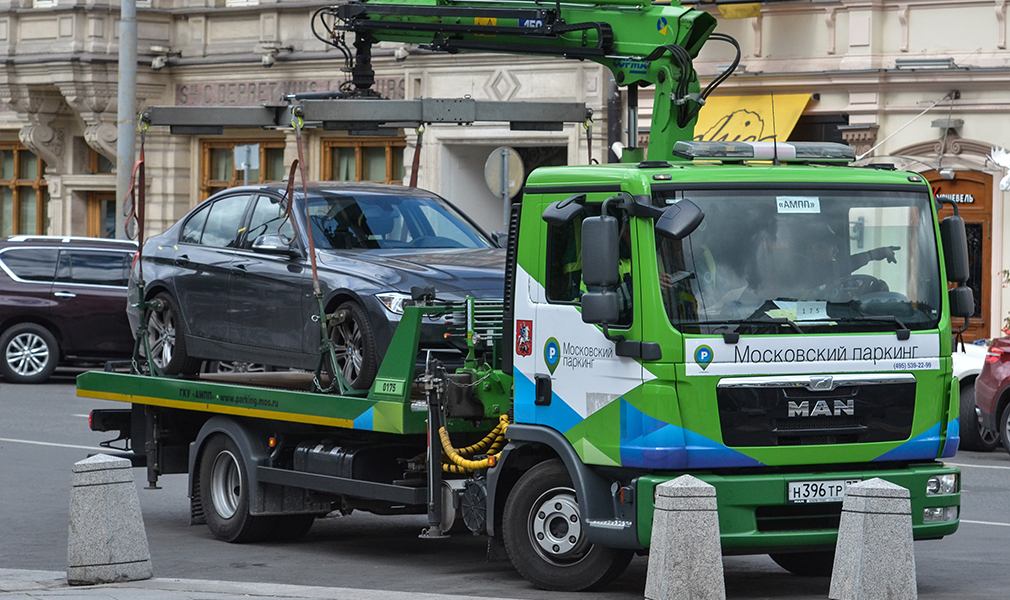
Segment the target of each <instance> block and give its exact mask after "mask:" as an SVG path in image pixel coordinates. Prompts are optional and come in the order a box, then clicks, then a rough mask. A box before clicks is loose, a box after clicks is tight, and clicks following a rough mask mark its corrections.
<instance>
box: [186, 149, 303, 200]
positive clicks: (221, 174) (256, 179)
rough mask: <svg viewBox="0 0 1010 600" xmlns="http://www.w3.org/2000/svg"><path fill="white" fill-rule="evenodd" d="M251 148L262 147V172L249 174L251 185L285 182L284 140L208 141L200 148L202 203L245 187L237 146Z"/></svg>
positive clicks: (260, 169) (253, 171) (255, 171)
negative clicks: (212, 197) (215, 194)
mask: <svg viewBox="0 0 1010 600" xmlns="http://www.w3.org/2000/svg"><path fill="white" fill-rule="evenodd" d="M247 144H259V147H260V157H259V158H260V168H259V169H251V170H250V171H249V183H266V182H268V181H283V180H284V177H285V176H286V175H287V173H286V171H285V169H284V166H285V165H284V140H282V139H281V140H277V139H274V140H205V141H204V142H203V143H202V144H201V147H200V200H204V199H206V198H208V197H209V196H210V195H211V194H214V193H215V192H219V191H221V190H224V189H227V188H230V187H234V186H236V185H241V184H242V183H243V181H244V173H243V172H242V171H239V170H237V169H236V168H235V146H244V145H247Z"/></svg>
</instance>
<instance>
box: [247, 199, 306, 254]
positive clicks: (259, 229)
mask: <svg viewBox="0 0 1010 600" xmlns="http://www.w3.org/2000/svg"><path fill="white" fill-rule="evenodd" d="M268 233H270V234H276V233H279V234H281V235H283V236H284V237H286V238H287V239H289V240H290V239H294V237H295V229H294V227H293V226H292V225H291V219H288V218H286V217H285V216H284V206H283V205H282V204H281V202H280V200H279V199H278V198H275V197H273V196H260V197H259V198H257V199H256V206H255V207H254V208H253V213H252V217H251V218H250V219H249V229H248V231H246V236H245V242H244V243H243V244H242V247H243V248H251V247H252V244H253V242H255V241H256V238H258V237H259V236H261V235H264V234H268Z"/></svg>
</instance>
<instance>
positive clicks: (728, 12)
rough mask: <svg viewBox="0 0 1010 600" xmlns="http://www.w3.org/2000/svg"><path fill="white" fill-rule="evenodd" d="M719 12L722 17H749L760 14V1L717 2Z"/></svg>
mask: <svg viewBox="0 0 1010 600" xmlns="http://www.w3.org/2000/svg"><path fill="white" fill-rule="evenodd" d="M718 6H719V14H720V15H722V18H724V19H749V18H751V17H756V16H758V15H760V14H761V3H760V2H748V3H747V4H719V5H718Z"/></svg>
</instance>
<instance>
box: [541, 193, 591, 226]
mask: <svg viewBox="0 0 1010 600" xmlns="http://www.w3.org/2000/svg"><path fill="white" fill-rule="evenodd" d="M585 202H586V195H585V194H575V195H574V196H569V197H567V198H565V199H564V200H558V201H557V202H552V203H551V204H550V205H548V206H547V208H546V209H545V210H544V214H543V217H542V218H543V220H544V221H546V222H547V223H548V224H549V225H554V226H555V227H557V226H560V225H564V224H566V223H570V222H572V220H573V219H575V218H576V217H578V216H579V215H581V214H582V213H583V212H584V211H585V208H584V207H583V204H585Z"/></svg>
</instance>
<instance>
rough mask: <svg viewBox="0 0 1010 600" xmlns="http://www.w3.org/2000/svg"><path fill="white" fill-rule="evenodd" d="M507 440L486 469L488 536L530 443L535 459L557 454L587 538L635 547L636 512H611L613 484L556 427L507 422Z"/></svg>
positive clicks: (598, 541) (612, 509)
mask: <svg viewBox="0 0 1010 600" xmlns="http://www.w3.org/2000/svg"><path fill="white" fill-rule="evenodd" d="M508 438H509V443H508V445H506V446H505V448H504V449H503V450H502V452H501V455H500V457H499V462H498V467H497V468H494V469H492V470H491V471H489V473H488V483H487V514H488V520H487V530H488V534H489V535H491V536H495V535H500V532H497V533H496V528H497V527H498V525H499V524H500V522H499V518H500V513H501V512H502V509H503V507H504V505H505V501H506V499H507V498H508V494H509V492H510V491H511V489H512V487H513V486H514V485H515V483H516V481H517V480H518V477H517V476H516V471H517V469H518V467H517V466H516V464H517V463H518V462H519V461H520V460H522V459H521V458H520V457H522V456H523V454H524V453H526V455H527V456H528V452H529V450H527V449H528V448H531V447H538V448H536V449H535V450H534V453H535V454H536V455H537V456H538V458H539V460H540V461H543V460H549V459H552V458H555V457H556V458H560V459H561V461H562V462H563V463H564V465H565V468H566V469H567V470H568V474H569V475H570V476H571V478H572V486H573V487H574V488H575V494H576V497H577V498H578V499H579V509H580V511H581V513H582V519H583V522H584V523H585V524H586V529H587V531H588V535H589V541H591V542H593V543H596V544H600V545H602V546H608V547H612V548H634V549H638V548H641V547H642V545H641V544H640V543H639V541H638V533H637V532H638V524H637V523H636V522H635V521H636V519H635V515H636V511H634V510H631V511H629V512H630V514H631V515H632V516H631V517H626V516H620V515H618V514H617V503H616V499H615V494H614V492H613V486H614V484H615V483H617V484H618V485H620V483H619V482H617V480H616V479H613V480H612V479H609V478H607V477H605V476H604V475H603V474H601V473H600V472H598V471H597V470H595V469H593V468H592V467H591V466H589V465H587V464H585V463H584V462H582V460H581V459H580V458H579V455H578V453H577V452H576V451H575V448H573V447H572V445H571V443H569V441H568V439H567V438H565V436H564V435H562V434H561V433H559V432H558V431H557V430H555V429H552V428H550V427H541V426H536V425H519V424H513V425H509V427H508Z"/></svg>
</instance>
